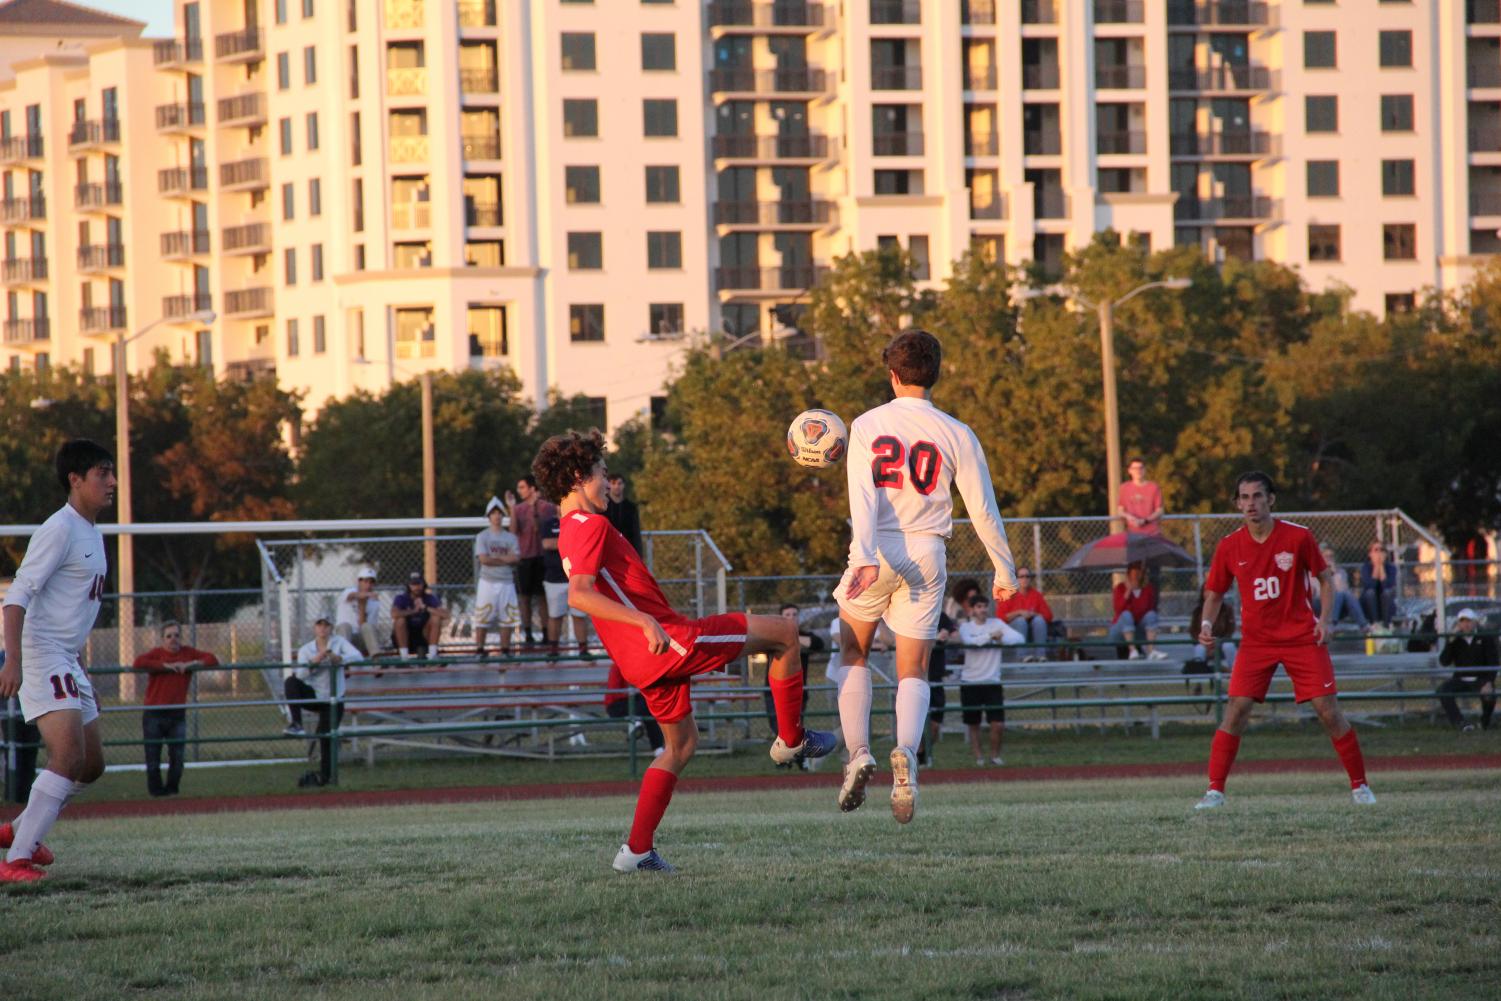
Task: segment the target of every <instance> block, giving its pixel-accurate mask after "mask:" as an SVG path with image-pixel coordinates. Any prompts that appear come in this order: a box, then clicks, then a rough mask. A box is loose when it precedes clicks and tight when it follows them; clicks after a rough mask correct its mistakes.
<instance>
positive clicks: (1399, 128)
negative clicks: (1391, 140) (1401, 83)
mask: <svg viewBox="0 0 1501 1001" xmlns="http://www.w3.org/2000/svg"><path fill="white" fill-rule="evenodd" d="M1412 130H1413V127H1412V95H1411V94H1382V95H1381V131H1382V132H1411V131H1412Z"/></svg>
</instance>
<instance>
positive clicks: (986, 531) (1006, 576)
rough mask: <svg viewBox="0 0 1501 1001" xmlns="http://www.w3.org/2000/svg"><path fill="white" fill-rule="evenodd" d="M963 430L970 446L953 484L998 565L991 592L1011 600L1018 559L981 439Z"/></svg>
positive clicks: (971, 522) (971, 521) (957, 469)
mask: <svg viewBox="0 0 1501 1001" xmlns="http://www.w3.org/2000/svg"><path fill="white" fill-rule="evenodd" d="M964 430H965V438H964V440H963V442H961V447H962V448H965V449H967V450H968V454H967V455H960V456H959V457H958V459H959V461H958V462H957V463H956V466H957V468H956V469H955V470H954V484H955V485H956V486H958V488H959V496H960V497H963V498H964V509H965V510H966V511H968V512H969V518H970V524H971V525H973V526H974V529H975V534H976V535H978V536H979V537H980V544H981V545H983V546H984V547H985V552H986V553H988V554H989V555H990V562H991V564H992V565H994V566H995V586H994V587H993V588H992V589H991V596H992V597H993V598H994V599H995V600H996V601H998V602H1000V601H1009V600H1010V599H1011V596H1012V595H1013V594H1015V593H1016V562H1015V560H1013V559H1012V558H1011V544H1010V543H1009V542H1007V541H1006V526H1005V525H1004V524H1002V522H1001V511H1000V508H999V507H998V506H997V505H996V502H995V486H994V484H992V483H991V482H990V466H989V464H988V463H987V462H986V461H985V450H984V449H982V448H981V447H980V439H978V438H976V437H975V433H974V431H972V430H970V429H969V428H965V429H964Z"/></svg>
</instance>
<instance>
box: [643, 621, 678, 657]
mask: <svg viewBox="0 0 1501 1001" xmlns="http://www.w3.org/2000/svg"><path fill="white" fill-rule="evenodd" d="M641 635H642V636H644V637H646V650H647V652H648V653H650V654H651V655H652V656H653V657H658V656H661V655H662V654H664V653H666V652H667V649H668V647H669V646H671V642H670V641H669V640H668V638H667V630H665V629H663V628H662V624H661V623H660V622H658V621H657V620H656V619H647V620H646V623H645V624H644V625H643V626H642V627H641Z"/></svg>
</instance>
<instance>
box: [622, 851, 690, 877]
mask: <svg viewBox="0 0 1501 1001" xmlns="http://www.w3.org/2000/svg"><path fill="white" fill-rule="evenodd" d="M611 867H612V868H613V869H614V870H615V871H616V872H667V873H671V872H677V869H675V868H673V866H672V865H671V864H670V863H668V861H667V860H666V859H664V858H663V857H662V856H660V855H658V854H657V850H656V849H655V848H648V849H647V850H646V851H644V852H641V853H640V854H639V855H638V854H637V853H636V852H633V851H631V846H630V845H621V846H620V851H618V852H616V853H615V861H614V862H613V863H612V864H611Z"/></svg>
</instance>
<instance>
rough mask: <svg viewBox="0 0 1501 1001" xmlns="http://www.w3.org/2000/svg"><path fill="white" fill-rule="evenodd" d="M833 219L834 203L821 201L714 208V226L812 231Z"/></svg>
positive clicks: (733, 204) (727, 204) (730, 204)
mask: <svg viewBox="0 0 1501 1001" xmlns="http://www.w3.org/2000/svg"><path fill="white" fill-rule="evenodd" d="M833 219H834V203H833V202H828V201H822V200H807V201H777V202H716V203H715V204H714V224H715V225H716V226H754V227H758V228H760V227H764V228H767V229H777V228H782V227H791V228H797V229H804V228H814V229H816V228H818V227H820V226H827V225H829V224H830V223H831V222H833Z"/></svg>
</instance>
